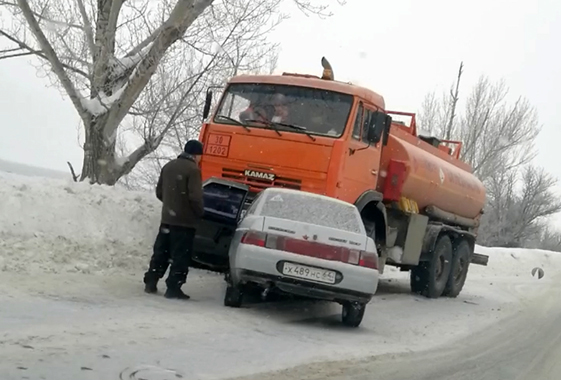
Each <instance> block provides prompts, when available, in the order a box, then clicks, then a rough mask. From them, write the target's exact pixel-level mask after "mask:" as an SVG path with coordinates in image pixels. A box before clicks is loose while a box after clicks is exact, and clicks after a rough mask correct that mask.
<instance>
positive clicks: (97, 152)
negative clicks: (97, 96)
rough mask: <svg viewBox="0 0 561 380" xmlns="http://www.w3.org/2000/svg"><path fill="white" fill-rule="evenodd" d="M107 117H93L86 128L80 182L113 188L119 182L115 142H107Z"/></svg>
mask: <svg viewBox="0 0 561 380" xmlns="http://www.w3.org/2000/svg"><path fill="white" fill-rule="evenodd" d="M106 119H107V118H106V117H103V116H101V117H99V118H95V117H92V118H91V121H90V123H89V125H86V126H85V131H86V134H85V135H86V136H85V142H84V160H83V163H82V174H81V176H80V181H86V180H87V181H88V182H90V183H92V184H94V183H97V184H102V185H110V186H113V185H115V183H117V181H118V180H119V177H118V175H117V173H116V172H117V170H116V169H117V165H116V163H115V141H111V142H109V141H105V139H104V136H103V130H104V126H105V122H106Z"/></svg>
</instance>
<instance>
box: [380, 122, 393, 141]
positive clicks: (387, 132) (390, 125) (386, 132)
mask: <svg viewBox="0 0 561 380" xmlns="http://www.w3.org/2000/svg"><path fill="white" fill-rule="evenodd" d="M391 127H392V117H391V116H390V115H386V128H385V130H384V137H383V139H382V145H383V146H386V145H388V137H390V129H391Z"/></svg>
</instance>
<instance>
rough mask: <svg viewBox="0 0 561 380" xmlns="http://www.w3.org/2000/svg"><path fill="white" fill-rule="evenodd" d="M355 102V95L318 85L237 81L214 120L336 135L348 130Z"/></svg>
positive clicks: (230, 86) (254, 126) (338, 135)
mask: <svg viewBox="0 0 561 380" xmlns="http://www.w3.org/2000/svg"><path fill="white" fill-rule="evenodd" d="M352 102H353V97H352V96H351V95H348V94H343V93H339V92H334V91H327V90H322V89H316V88H308V87H297V86H287V85H274V84H258V83H234V84H231V85H229V86H228V88H227V89H226V94H225V96H224V97H223V98H222V103H221V104H220V106H219V107H218V112H217V113H216V116H215V117H214V122H216V123H220V124H233V125H242V126H244V127H251V128H270V127H272V128H274V129H276V130H277V131H278V130H280V131H283V132H284V131H288V132H293V133H307V134H314V135H323V136H329V137H334V138H336V137H340V136H341V135H342V134H343V132H344V130H345V125H346V123H347V119H348V117H349V113H350V110H351V106H352Z"/></svg>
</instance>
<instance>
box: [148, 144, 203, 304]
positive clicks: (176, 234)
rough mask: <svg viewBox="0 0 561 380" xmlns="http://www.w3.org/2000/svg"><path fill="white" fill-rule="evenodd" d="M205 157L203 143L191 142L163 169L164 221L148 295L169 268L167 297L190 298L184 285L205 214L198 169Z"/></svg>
mask: <svg viewBox="0 0 561 380" xmlns="http://www.w3.org/2000/svg"><path fill="white" fill-rule="evenodd" d="M202 154H203V144H202V143H201V142H199V141H197V140H190V141H188V142H187V144H185V149H184V151H183V153H181V155H179V157H177V158H176V159H174V160H172V161H170V162H168V163H167V164H166V165H164V167H163V168H162V171H161V173H160V178H159V180H158V185H157V187H156V197H157V198H158V199H159V200H160V201H162V219H161V224H160V231H159V233H158V236H157V237H156V242H155V243H154V254H153V255H152V258H151V260H150V268H149V269H148V272H146V273H145V275H144V283H145V284H146V286H145V288H144V291H145V292H146V293H157V291H158V288H157V284H158V280H159V279H161V278H162V277H163V276H164V274H165V273H166V270H167V268H168V266H169V267H170V270H169V275H168V278H167V280H166V285H167V291H166V293H165V297H166V298H177V299H185V300H186V299H189V296H188V295H187V294H185V293H183V291H182V290H181V286H182V285H183V284H184V283H185V281H186V279H187V273H188V271H189V265H190V263H191V254H192V250H193V241H194V238H195V229H196V226H197V224H198V221H199V219H200V218H201V217H202V216H203V213H204V208H203V188H202V182H201V171H200V169H199V167H198V163H199V161H200V157H201V155H202ZM170 264H171V265H170Z"/></svg>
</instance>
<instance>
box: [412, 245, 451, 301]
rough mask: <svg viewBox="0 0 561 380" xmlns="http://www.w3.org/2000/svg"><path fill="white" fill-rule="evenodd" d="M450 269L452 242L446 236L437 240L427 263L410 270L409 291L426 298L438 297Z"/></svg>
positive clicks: (441, 292)
mask: <svg viewBox="0 0 561 380" xmlns="http://www.w3.org/2000/svg"><path fill="white" fill-rule="evenodd" d="M451 269H452V242H451V241H450V238H449V237H448V236H446V235H442V236H440V237H439V238H438V240H437V242H436V245H435V247H434V251H433V252H432V255H431V258H430V260H429V261H423V262H421V263H419V265H418V266H416V267H415V268H413V270H411V290H412V291H413V292H414V293H419V294H422V295H424V296H425V297H428V298H438V297H440V296H441V295H442V294H443V292H444V289H445V287H446V284H447V282H448V277H449V276H450V270H451Z"/></svg>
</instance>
